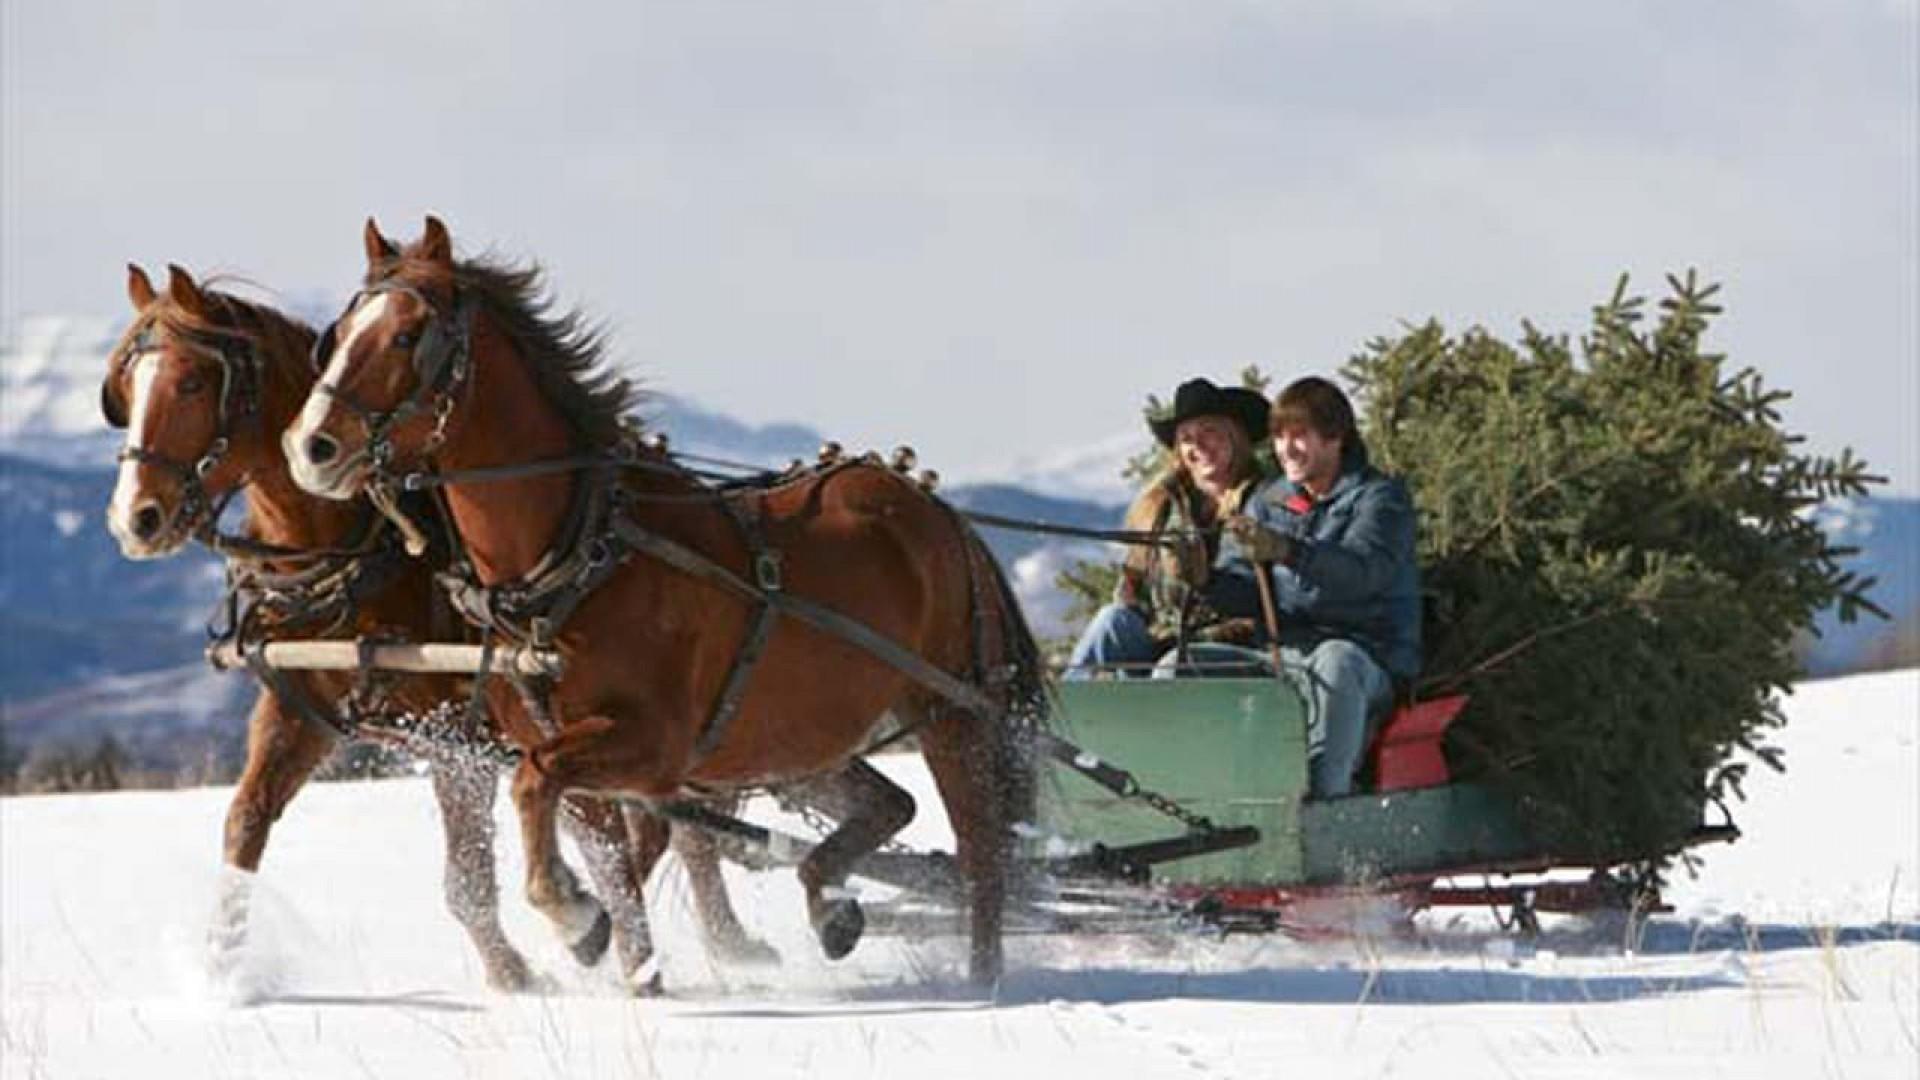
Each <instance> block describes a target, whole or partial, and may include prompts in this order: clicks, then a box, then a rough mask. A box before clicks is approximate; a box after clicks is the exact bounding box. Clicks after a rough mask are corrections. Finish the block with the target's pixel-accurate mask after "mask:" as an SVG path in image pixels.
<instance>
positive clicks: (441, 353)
mask: <svg viewBox="0 0 1920 1080" xmlns="http://www.w3.org/2000/svg"><path fill="white" fill-rule="evenodd" d="M382 293H404V294H406V295H408V296H411V297H413V298H414V299H416V300H418V301H419V302H420V303H421V305H423V306H424V307H425V308H426V309H427V311H428V312H429V317H428V319H427V323H426V326H425V327H424V328H423V329H422V330H421V331H420V339H419V340H418V341H416V342H415V343H414V345H413V374H414V385H413V391H412V392H411V393H409V394H408V395H407V396H406V397H405V398H404V399H402V400H401V401H400V403H399V404H397V405H395V406H394V407H393V408H391V409H384V410H382V409H375V408H371V407H369V406H368V405H367V404H365V403H364V402H362V401H359V400H358V399H356V398H355V397H354V396H353V395H352V394H349V393H347V392H346V391H345V390H344V389H342V388H341V387H339V386H337V385H335V384H333V383H330V382H327V381H326V380H325V378H324V377H323V376H324V375H325V374H326V371H325V366H326V363H327V360H328V359H329V358H331V357H332V355H333V350H334V346H335V344H336V343H337V339H338V331H339V327H340V323H341V320H343V319H345V318H346V317H347V316H348V315H350V314H352V313H353V310H354V309H355V308H357V307H359V306H360V303H361V302H362V301H363V300H366V299H367V298H369V297H373V296H378V295H381V294H382ZM473 308H474V298H473V294H472V292H471V291H461V290H456V291H455V293H454V299H453V307H452V309H451V310H446V309H443V308H441V307H440V306H439V305H437V304H435V303H434V302H433V300H432V299H431V298H430V297H428V296H427V294H426V293H424V292H422V291H421V290H420V289H418V288H416V287H414V286H412V285H407V284H404V283H400V282H393V281H387V282H380V283H378V284H374V285H369V286H367V287H366V288H364V289H362V290H360V291H359V292H357V293H355V294H354V295H353V298H352V299H351V300H348V301H347V306H346V308H345V310H343V311H341V313H340V317H339V318H337V319H335V320H334V321H333V322H331V323H329V324H328V325H327V328H326V330H325V331H324V332H322V333H321V335H320V339H319V340H318V341H315V342H314V344H313V353H312V355H311V362H312V364H313V369H314V374H315V376H316V381H315V382H314V384H313V392H314V393H317V394H325V395H326V396H328V397H330V398H332V399H333V400H335V401H337V402H339V403H340V404H342V405H344V406H346V407H347V411H349V412H351V413H353V415H354V417H355V418H356V419H358V420H359V421H360V425H361V427H362V428H364V429H365V430H366V433H367V439H366V443H365V444H364V445H363V446H361V448H360V449H358V450H356V451H354V453H353V454H352V455H351V456H349V457H348V458H347V460H346V461H345V462H342V463H341V467H345V466H346V465H347V464H350V463H352V462H354V461H358V460H360V459H361V458H365V459H366V460H367V461H368V463H369V464H370V465H371V466H372V470H373V474H374V475H373V481H374V483H376V484H383V485H384V484H390V483H391V482H392V481H393V480H394V479H395V478H394V477H393V476H392V475H391V473H390V472H389V468H390V466H391V464H392V462H393V454H394V447H393V438H392V436H393V431H394V429H395V428H397V427H399V426H400V425H401V424H403V423H405V422H406V421H408V420H410V419H412V418H413V417H415V416H421V415H430V416H432V417H433V430H432V431H431V432H430V433H429V434H428V435H427V441H426V444H425V445H424V446H423V447H422V448H421V450H420V453H421V454H422V455H423V456H424V455H427V454H431V453H433V452H434V451H435V450H437V449H439V448H440V444H441V443H443V442H445V441H446V432H447V420H448V418H449V417H451V416H452V415H453V408H454V405H455V404H456V403H457V401H458V398H459V392H460V390H461V389H462V388H463V387H464V385H465V383H466V380H467V376H468V375H469V374H470V373H471V371H472V369H473V364H472V350H471V345H472V336H473Z"/></svg>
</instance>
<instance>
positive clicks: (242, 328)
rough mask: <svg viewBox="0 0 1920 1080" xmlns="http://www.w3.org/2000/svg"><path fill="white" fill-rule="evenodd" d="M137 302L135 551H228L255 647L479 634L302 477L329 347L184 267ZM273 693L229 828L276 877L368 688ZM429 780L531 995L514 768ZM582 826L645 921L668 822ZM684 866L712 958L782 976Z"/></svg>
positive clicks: (412, 702)
mask: <svg viewBox="0 0 1920 1080" xmlns="http://www.w3.org/2000/svg"><path fill="white" fill-rule="evenodd" d="M127 292H128V297H129V299H130V300H131V301H132V303H133V308H134V312H135V318H134V320H133V322H132V324H131V325H130V326H129V327H128V329H127V331H126V332H125V334H124V335H123V336H122V338H121V340H120V342H119V344H118V345H117V346H116V347H115V349H114V350H113V352H112V354H111V358H110V360H109V370H108V374H107V377H106V379H105V381H104V382H103V384H102V386H101V405H102V409H103V412H104V413H105V415H106V418H107V420H108V421H109V422H110V423H112V424H114V425H115V426H117V427H125V428H127V429H128V437H127V444H126V449H124V450H123V451H121V454H120V459H121V465H120V473H119V477H118V480H117V483H116V486H115V488H114V493H113V497H112V501H111V503H110V506H109V512H108V524H109V527H110V528H111V529H112V531H113V533H114V535H115V536H116V537H117V538H118V540H119V541H120V544H121V549H122V551H123V552H124V553H125V554H126V555H127V556H128V557H130V558H136V559H147V558H158V557H162V556H166V555H170V554H173V553H174V552H177V551H178V550H180V548H181V547H182V545H184V544H185V543H186V542H187V541H188V540H189V539H195V538H197V539H213V540H215V542H216V543H217V544H218V545H219V546H220V548H221V549H222V551H223V553H224V554H226V555H227V557H228V560H229V566H228V570H229V579H230V581H232V582H234V584H235V587H236V591H237V592H238V593H239V594H240V595H242V596H252V597H254V598H256V599H257V598H258V597H259V596H260V595H266V596H267V597H268V602H266V603H264V604H262V605H260V606H259V607H256V608H254V609H253V610H252V611H251V612H250V613H248V614H245V615H244V616H243V619H244V620H245V621H246V623H247V625H246V626H245V627H244V628H243V634H242V636H243V637H246V638H256V639H257V638H260V637H277V636H293V637H315V636H334V637H351V636H356V635H363V634H364V635H370V636H371V635H391V634H396V633H397V634H400V635H402V636H404V637H406V638H408V639H411V640H415V641H419V640H436V639H445V638H447V637H450V636H458V635H459V634H460V633H462V632H463V630H462V628H461V626H460V625H459V623H458V620H457V619H454V618H452V616H451V613H450V612H448V611H447V610H446V609H445V607H444V605H443V604H437V603H436V602H435V599H434V593H433V589H432V581H431V574H432V570H433V569H434V565H433V564H432V563H430V562H423V561H420V560H415V559H410V558H408V557H407V556H406V555H405V554H404V552H402V551H401V550H400V546H399V544H397V543H393V542H390V541H391V540H392V539H393V538H392V536H391V532H390V530H387V529H386V527H385V524H386V523H385V522H384V521H382V520H380V519H379V518H378V517H377V516H376V515H375V514H374V512H373V510H372V508H371V506H369V505H368V504H367V503H366V501H365V500H360V501H356V502H338V501H334V500H327V499H320V498H316V497H314V496H311V495H308V494H307V493H305V492H303V491H301V490H300V489H299V488H298V487H296V486H295V485H294V484H293V482H292V480H291V479H290V477H289V475H288V469H287V463H286V459H285V457H284V456H283V455H282V453H281V451H280V441H279V440H278V439H277V438H275V437H274V434H275V433H277V432H279V431H280V430H282V429H283V428H285V426H286V425H287V424H288V423H289V422H290V421H291V419H292V416H293V413H294V410H295V409H296V408H297V407H298V405H299V403H300V402H301V400H303V399H304V398H305V396H306V394H307V392H308V389H309V387H310V386H311V384H312V381H313V375H312V369H311V368H310V366H309V365H308V362H307V361H308V355H309V352H310V350H311V347H312V344H313V340H314V333H313V331H312V330H311V329H309V328H308V327H306V326H304V325H302V324H300V323H298V322H296V321H294V320H291V319H288V318H286V317H285V316H283V315H281V314H280V313H278V312H276V311H274V310H273V309H271V308H269V307H266V306H265V305H262V304H257V303H253V302H250V301H247V300H244V299H241V298H239V297H237V296H234V295H232V294H230V293H227V292H223V291H218V290H214V289H203V288H202V287H201V286H200V285H198V284H197V283H195V282H194V280H193V279H192V277H191V276H189V275H188V274H187V273H186V271H184V270H182V269H180V268H179V267H172V268H170V276H169V280H168V285H167V289H166V292H165V293H158V292H156V290H155V289H154V287H153V285H152V283H151V282H150V280H149V279H148V277H147V275H146V273H145V272H144V271H142V270H140V269H139V268H138V267H129V268H128V277H127ZM243 486H244V487H245V489H246V492H247V511H248V514H247V532H248V534H249V536H248V537H247V538H244V539H239V540H235V539H232V538H216V537H217V534H215V533H214V532H213V529H214V524H215V522H214V520H213V519H214V516H215V514H216V513H217V508H218V506H219V505H220V504H222V503H223V502H224V501H225V500H226V499H227V498H228V497H229V496H230V495H231V494H233V493H234V492H235V491H236V490H238V489H240V488H241V487H243ZM442 554H443V555H444V553H442ZM440 564H441V565H444V557H443V558H441V560H440ZM237 629H241V628H237ZM265 677H266V678H269V679H272V680H274V681H273V683H272V684H270V685H263V686H262V690H261V693H260V696H259V698H258V699H257V701H256V702H255V704H254V708H253V712H252V718H251V721H250V723H249V728H248V752H247V764H246V769H245V771H244V773H243V774H242V776H241V778H240V782H239V785H238V787H237V788H236V790H235V792H234V797H233V802H232V805H231V807H230V809H229V811H228V814H227V826H226V861H227V863H228V864H229V865H230V866H233V867H236V868H238V869H240V870H242V871H246V872H248V873H249V874H251V872H253V871H254V870H256V869H257V868H258V866H259V863H260V859H261V856H262V854H263V853H264V851H265V848H266V844H267V837H268V833H269V831H270V829H271V827H272V825H273V822H274V821H275V820H277V819H278V818H279V816H280V814H281V812H282V811H283V810H284V809H285V807H286V805H287V803H288V802H289V801H290V800H291V799H292V798H293V796H294V794H295V793H296V792H297V791H298V790H299V789H300V787H301V785H302V784H303V783H304V782H305V781H306V779H307V777H308V775H309V774H310V773H311V772H312V770H313V769H314V767H315V766H316V765H318V764H319V763H320V761H321V760H322V759H323V758H324V757H325V756H326V755H327V754H328V752H329V751H330V750H331V749H332V748H333V747H334V745H335V744H336V742H337V741H338V737H339V735H340V734H342V731H341V730H339V729H338V728H344V727H345V726H346V725H345V724H344V722H343V721H342V719H341V717H340V714H339V713H338V712H337V711H336V710H335V709H334V707H333V703H334V702H335V700H336V699H338V698H340V697H341V696H342V695H344V694H345V693H346V692H347V691H348V690H349V688H350V687H351V686H352V685H353V679H352V677H351V676H348V675H342V674H326V673H317V672H315V673H291V672H289V673H282V674H277V675H276V674H272V673H268V674H267V675H266V676H265ZM387 689H388V693H387V695H386V699H385V704H386V706H388V711H389V712H411V713H416V714H424V713H427V712H429V711H431V710H433V709H434V708H435V707H437V706H440V705H441V704H442V703H443V702H453V703H455V704H464V702H465V698H464V696H463V694H464V689H463V686H462V684H461V682H460V681H457V680H454V679H452V678H447V677H429V676H411V677H407V678H404V679H397V680H393V681H392V683H391V685H390V686H389V687H388V688H387ZM336 725H338V727H336ZM471 734H473V735H475V736H476V737H484V736H485V735H486V733H485V732H478V733H471ZM430 762H431V765H432V769H431V772H432V777H433V784H434V794H435V797H436V799H437V800H438V802H439V806H440V813H441V821H442V824H443V826H444V830H445V838H446V899H447V904H448V907H449V908H450V909H451V911H452V913H453V915H454V916H455V918H456V919H458V920H459V922H460V923H461V924H462V925H463V926H464V927H465V928H466V930H467V932H468V934H469V936H470V937H471V938H472V940H473V942H474V945H475V947H476V948H477V949H478V951H479V953H480V956H481V959H482V962H483V964H484V966H485V969H486V972H487V979H488V981H489V982H490V983H491V984H492V985H494V986H496V987H500V988H503V989H523V988H526V987H528V986H530V985H531V984H532V979H531V976H530V972H529V971H528V968H527V965H526V962H525V961H524V960H523V959H522V957H521V955H520V953H519V952H518V951H517V950H516V949H515V948H514V947H513V945H512V944H511V943H510V942H509V941H508V940H507V938H506V935H505V934H504V932H503V931H502V930H501V927H500V923H499V915H498V907H497V892H498V890H497V887H496V885H495V881H494V863H493V818H492V813H491V808H492V805H493V800H494V795H495V791H496V787H497V775H498V766H497V765H494V764H492V763H489V762H487V761H485V760H483V759H475V758H472V757H466V758H462V757H460V756H458V755H436V756H432V757H430ZM570 812H571V813H573V814H575V815H577V816H578V817H579V818H580V819H581V821H582V823H583V825H584V829H585V833H584V835H582V837H581V839H582V841H583V842H582V844H581V847H582V850H583V851H585V852H587V853H588V855H589V859H590V861H591V863H592V866H593V871H594V877H595V880H596V883H597V884H598V885H599V887H600V889H601V892H602V894H603V895H606V896H608V898H609V901H608V902H609V903H610V904H611V905H613V906H614V907H615V909H616V911H619V910H620V909H623V908H624V909H627V910H626V911H625V912H624V914H625V915H626V916H627V919H626V920H623V924H624V923H625V922H627V921H630V920H631V919H632V918H634V917H636V916H634V914H633V913H634V912H635V911H637V912H638V915H637V917H638V918H639V919H641V920H644V917H645V911H644V908H641V907H640V906H639V897H640V894H639V888H638V886H639V882H640V881H642V880H644V878H642V877H640V876H638V875H639V874H640V873H641V872H642V871H641V870H640V869H639V867H640V866H641V865H651V863H652V861H653V855H651V854H649V849H650V848H654V847H658V846H659V845H660V844H661V843H662V842H663V841H664V837H663V834H662V832H661V829H660V827H659V825H658V823H657V822H654V821H652V820H651V819H650V818H646V817H644V816H643V815H642V816H636V820H634V821H633V822H632V823H631V826H632V835H631V837H629V835H628V830H629V824H630V823H629V822H627V821H626V820H624V819H623V818H622V816H621V814H620V813H619V811H618V809H617V808H616V807H614V806H613V805H612V804H609V803H605V802H601V801H584V802H581V803H579V804H577V805H570ZM682 854H683V855H687V856H688V866H689V873H690V878H691V882H692V884H693V887H694V893H695V899H696V905H697V907H698V909H699V911H700V913H701V915H702V918H703V921H704V922H705V924H706V927H707V930H708V938H709V941H710V943H711V944H712V945H713V946H714V947H715V948H716V949H717V950H718V951H719V952H720V953H721V954H722V956H723V958H727V959H743V960H758V961H762V962H764V961H765V960H767V959H769V958H770V956H771V952H770V950H768V949H766V947H765V946H764V945H763V944H761V943H759V942H757V941H755V940H754V939H752V938H750V937H749V936H748V935H747V934H746V932H745V931H744V930H743V929H742V928H741V927H740V925H739V923H738V921H737V920H736V919H735V918H734V916H733V912H732V909H731V907H730V906H729V905H728V904H727V900H726V894H725V891H724V887H723V886H722V885H721V882H720V877H719V868H718V864H717V862H716V861H715V860H714V858H713V857H712V855H711V852H710V851H705V852H703V851H695V852H692V853H689V852H686V851H684V850H683V852H682ZM703 855H704V857H702V856H703ZM236 880H237V881H238V882H241V883H242V884H237V885H236V886H235V887H234V891H233V892H232V893H230V894H229V895H228V896H226V897H223V901H222V908H223V910H222V912H221V916H222V920H223V925H219V926H216V928H215V935H214V941H213V944H214V946H215V948H216V953H215V956H214V960H215V962H216V964H220V963H226V962H230V960H231V959H232V950H233V948H234V947H235V946H237V944H238V935H240V934H242V933H243V932H244V928H245V920H246V903H247V897H246V895H245V889H246V886H245V885H244V884H243V883H244V882H245V881H246V880H248V879H245V878H241V879H236ZM629 939H631V940H629ZM620 944H621V948H622V952H623V954H627V959H628V960H629V962H630V964H632V965H634V966H637V965H638V964H640V963H641V962H643V961H644V960H645V956H644V955H633V954H635V953H636V951H643V950H644V949H645V948H646V942H645V935H644V934H643V933H642V934H634V933H630V932H625V933H622V935H621V939H620ZM604 945H605V938H604V936H603V937H601V938H600V939H599V941H598V943H597V945H594V946H593V947H591V948H581V949H576V956H579V957H580V958H581V959H582V960H585V961H587V962H591V960H592V959H597V952H598V949H600V948H604ZM630 970H631V968H630Z"/></svg>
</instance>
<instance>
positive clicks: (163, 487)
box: [100, 265, 269, 559]
mask: <svg viewBox="0 0 1920 1080" xmlns="http://www.w3.org/2000/svg"><path fill="white" fill-rule="evenodd" d="M167 271H168V275H167V288H166V291H165V292H164V293H161V292H158V291H157V290H155V289H154V287H153V283H152V281H151V280H149V279H148V277H147V274H146V271H144V270H142V269H140V268H139V267H138V266H131V265H130V266H128V267H127V297H128V299H129V300H130V301H132V303H133V309H134V313H135V314H134V320H133V322H132V324H131V325H129V326H128V328H127V330H126V332H125V333H124V334H123V335H122V336H121V338H120V341H119V343H118V344H117V345H116V346H115V347H114V349H113V351H112V352H111V353H110V354H109V355H108V360H107V374H106V378H105V380H104V381H103V382H102V383H101V386H100V409H101V412H102V414H103V415H104V416H105V418H106V421H107V423H108V424H111V425H112V426H114V427H117V428H124V429H125V430H126V432H127V436H126V442H125V444H124V445H123V446H122V447H121V450H120V453H119V455H118V457H119V464H120V469H119V476H118V478H117V479H116V481H115V483H114V488H113V496H112V498H111V500H110V501H109V503H108V506H107V526H108V528H109V529H110V530H111V531H112V532H113V535H114V537H115V538H116V539H117V540H119V542H120V550H121V551H122V552H123V553H124V554H125V555H126V556H127V557H128V558H132V559H152V558H159V557H161V556H164V555H169V554H172V553H173V552H174V551H176V550H178V549H179V548H180V546H181V545H182V544H184V543H186V541H187V540H189V539H190V538H192V537H193V536H194V535H195V534H196V533H198V532H200V531H201V530H203V529H206V528H209V527H210V526H211V525H212V523H213V519H214V517H215V516H217V514H218V511H219V508H220V506H221V505H222V504H223V503H224V502H225V501H226V499H227V497H228V496H229V495H230V494H231V493H232V492H233V491H234V490H235V489H236V488H238V487H239V486H240V485H241V484H243V483H245V479H246V476H247V474H248V472H249V471H250V469H251V468H252V462H253V461H254V460H256V456H257V454H258V453H260V452H261V451H262V450H263V449H264V448H265V447H266V446H267V445H268V444H269V442H268V440H267V438H266V437H265V432H264V429H263V422H262V419H261V392H262V380H261V362H260V355H259V351H260V349H261V347H262V343H261V338H260V335H259V334H258V333H257V332H256V330H255V329H254V328H250V327H247V326H244V325H242V323H241V321H240V320H238V319H237V318H236V312H237V307H236V303H235V302H233V301H231V299H230V298H228V297H227V296H225V295H224V294H222V293H217V292H213V291H210V290H203V289H202V288H201V286H200V285H199V284H198V283H196V282H195V281H194V280H193V277H192V276H191V275H189V274H188V273H187V272H186V271H185V270H182V269H181V268H180V267H178V266H169V267H168V268H167Z"/></svg>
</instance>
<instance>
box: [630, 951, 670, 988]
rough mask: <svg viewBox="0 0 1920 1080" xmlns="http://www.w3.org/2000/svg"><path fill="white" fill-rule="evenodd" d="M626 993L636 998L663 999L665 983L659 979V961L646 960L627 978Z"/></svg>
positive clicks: (653, 959)
mask: <svg viewBox="0 0 1920 1080" xmlns="http://www.w3.org/2000/svg"><path fill="white" fill-rule="evenodd" d="M627 993H629V994H632V995H633V996H634V997H637V998H657V997H665V996H666V993H667V990H666V983H665V982H664V981H663V980H662V979H661V978H660V961H659V960H658V959H656V958H651V957H650V958H648V959H647V961H646V962H645V963H643V964H641V965H640V966H639V967H637V968H635V969H634V970H633V973H632V974H630V975H628V976H627Z"/></svg>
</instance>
